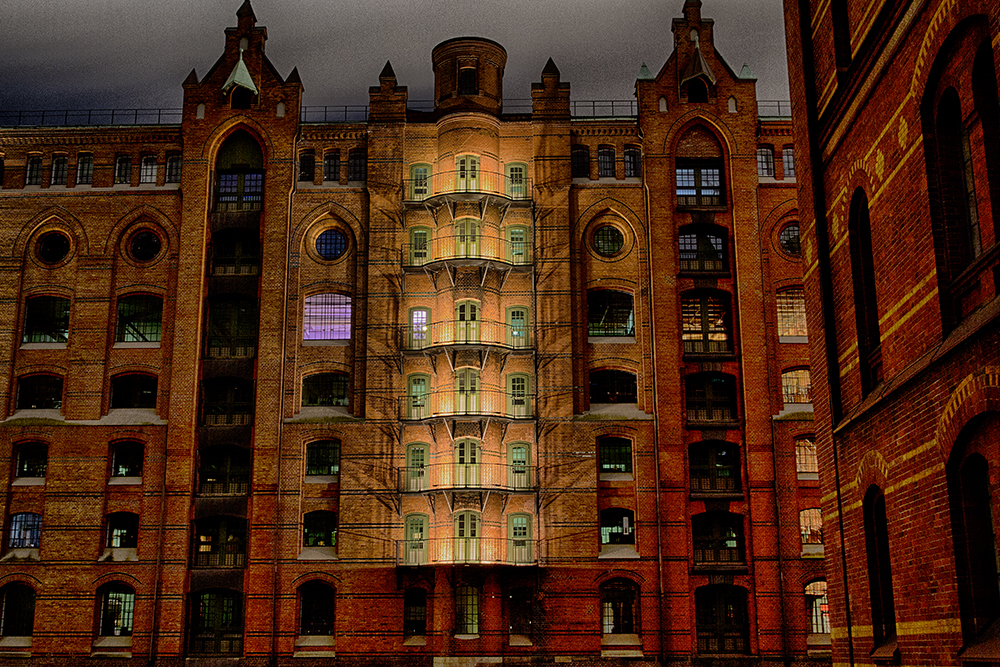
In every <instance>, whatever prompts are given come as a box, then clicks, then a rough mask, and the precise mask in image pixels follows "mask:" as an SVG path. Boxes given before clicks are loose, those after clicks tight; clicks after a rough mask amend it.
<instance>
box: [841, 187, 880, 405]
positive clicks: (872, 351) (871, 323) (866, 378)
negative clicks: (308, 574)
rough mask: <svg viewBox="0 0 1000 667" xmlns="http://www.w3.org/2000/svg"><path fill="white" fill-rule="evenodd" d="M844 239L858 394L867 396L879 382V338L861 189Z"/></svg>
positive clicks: (869, 240) (869, 237)
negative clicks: (848, 251)
mask: <svg viewBox="0 0 1000 667" xmlns="http://www.w3.org/2000/svg"><path fill="white" fill-rule="evenodd" d="M847 236H848V239H849V241H850V246H851V274H852V276H853V278H854V319H855V322H856V324H857V332H858V354H859V355H860V357H861V359H860V361H861V363H860V364H859V366H860V369H861V392H862V394H863V395H865V396H867V395H868V394H869V393H871V390H872V389H874V388H875V385H877V384H878V383H879V382H881V381H882V335H881V333H879V325H878V302H877V298H876V292H875V260H874V256H873V255H872V230H871V222H870V220H869V218H868V197H867V196H866V195H865V191H864V190H862V189H861V188H858V189H857V190H855V191H854V197H853V198H852V199H851V211H850V219H849V220H848V228H847Z"/></svg>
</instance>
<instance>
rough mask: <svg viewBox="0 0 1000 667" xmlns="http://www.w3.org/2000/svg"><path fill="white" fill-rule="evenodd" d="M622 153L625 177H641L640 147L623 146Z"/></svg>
mask: <svg viewBox="0 0 1000 667" xmlns="http://www.w3.org/2000/svg"><path fill="white" fill-rule="evenodd" d="M622 155H623V157H624V176H625V178H642V148H640V147H639V146H625V150H624V151H623V152H622Z"/></svg>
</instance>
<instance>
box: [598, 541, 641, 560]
mask: <svg viewBox="0 0 1000 667" xmlns="http://www.w3.org/2000/svg"><path fill="white" fill-rule="evenodd" d="M597 558H598V559H600V560H612V559H622V560H625V559H630V560H635V559H637V558H639V552H638V551H636V549H635V545H634V544H602V545H601V551H600V553H599V554H598V556H597Z"/></svg>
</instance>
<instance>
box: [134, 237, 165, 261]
mask: <svg viewBox="0 0 1000 667" xmlns="http://www.w3.org/2000/svg"><path fill="white" fill-rule="evenodd" d="M162 247H163V241H162V240H161V239H160V235H159V234H157V233H156V232H154V231H152V230H149V229H140V230H139V231H137V232H136V233H135V234H133V235H132V237H131V238H129V240H128V254H129V256H130V257H131V258H132V259H134V260H135V261H137V262H151V261H153V260H154V259H156V258H157V256H159V254H160V249H161V248H162Z"/></svg>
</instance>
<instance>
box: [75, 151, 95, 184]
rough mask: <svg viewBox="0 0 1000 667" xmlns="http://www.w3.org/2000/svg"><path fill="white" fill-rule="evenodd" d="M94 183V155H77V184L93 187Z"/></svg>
mask: <svg viewBox="0 0 1000 667" xmlns="http://www.w3.org/2000/svg"><path fill="white" fill-rule="evenodd" d="M93 183H94V155H93V153H77V156H76V184H77V185H93Z"/></svg>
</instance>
